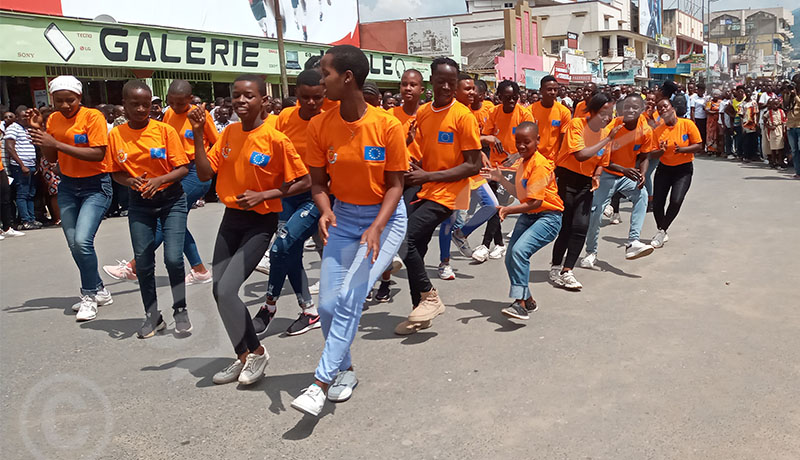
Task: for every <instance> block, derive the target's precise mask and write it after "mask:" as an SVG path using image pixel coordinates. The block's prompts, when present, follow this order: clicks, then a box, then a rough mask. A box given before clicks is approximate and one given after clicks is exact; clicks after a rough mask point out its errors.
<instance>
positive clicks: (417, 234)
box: [403, 200, 453, 307]
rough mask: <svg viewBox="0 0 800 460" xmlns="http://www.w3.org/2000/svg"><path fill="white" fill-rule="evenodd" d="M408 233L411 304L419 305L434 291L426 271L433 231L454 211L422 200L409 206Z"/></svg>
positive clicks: (405, 260) (407, 262)
mask: <svg viewBox="0 0 800 460" xmlns="http://www.w3.org/2000/svg"><path fill="white" fill-rule="evenodd" d="M409 209H410V211H411V215H409V216H408V231H407V233H406V241H407V244H408V251H407V253H406V255H405V257H404V258H403V262H405V264H406V268H407V269H408V287H409V289H410V291H411V302H412V305H414V306H415V307H416V306H417V305H419V301H420V298H421V297H422V293H423V292H428V291H430V290H431V289H433V284H431V280H430V279H429V278H428V273H427V272H426V271H425V253H427V252H428V243H430V242H431V237H432V236H433V231H434V230H436V227H437V226H439V224H441V223H442V222H444V221H445V220H447V219H449V218H450V215H451V214H452V213H453V210H452V209H450V208H448V207H446V206H443V205H441V204H439V203H436V202H435V201H429V200H420V201H417V202H415V203H413V204H411V205H410V206H409Z"/></svg>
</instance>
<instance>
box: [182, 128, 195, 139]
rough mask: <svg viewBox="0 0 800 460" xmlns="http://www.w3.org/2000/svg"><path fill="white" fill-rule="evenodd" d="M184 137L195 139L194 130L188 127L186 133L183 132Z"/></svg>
mask: <svg viewBox="0 0 800 460" xmlns="http://www.w3.org/2000/svg"><path fill="white" fill-rule="evenodd" d="M183 137H185V138H186V139H190V140H194V131H192V130H191V129H187V130H186V132H185V133H183Z"/></svg>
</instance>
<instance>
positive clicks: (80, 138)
mask: <svg viewBox="0 0 800 460" xmlns="http://www.w3.org/2000/svg"><path fill="white" fill-rule="evenodd" d="M73 139H74V142H75V145H80V144H88V143H89V136H88V135H86V134H76V135H75V137H74V138H73Z"/></svg>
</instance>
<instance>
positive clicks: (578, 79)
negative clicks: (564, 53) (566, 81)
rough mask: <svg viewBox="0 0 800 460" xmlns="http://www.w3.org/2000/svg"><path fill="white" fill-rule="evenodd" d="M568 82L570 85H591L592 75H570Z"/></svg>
mask: <svg viewBox="0 0 800 460" xmlns="http://www.w3.org/2000/svg"><path fill="white" fill-rule="evenodd" d="M570 81H571V82H572V83H591V82H592V74H590V73H586V74H575V73H573V74H571V75H570Z"/></svg>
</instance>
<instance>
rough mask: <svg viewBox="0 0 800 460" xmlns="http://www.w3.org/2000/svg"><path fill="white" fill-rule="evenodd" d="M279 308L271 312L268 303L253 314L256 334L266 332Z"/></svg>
mask: <svg viewBox="0 0 800 460" xmlns="http://www.w3.org/2000/svg"><path fill="white" fill-rule="evenodd" d="M277 311H278V310H277V309H276V310H275V311H273V312H270V311H269V309H268V308H267V306H266V305H264V306H263V307H261V309H260V310H258V313H256V315H255V316H253V329H255V331H256V335H261V334H266V332H267V328H269V323H271V322H272V318H274V317H275V313H276V312H277Z"/></svg>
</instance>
